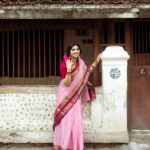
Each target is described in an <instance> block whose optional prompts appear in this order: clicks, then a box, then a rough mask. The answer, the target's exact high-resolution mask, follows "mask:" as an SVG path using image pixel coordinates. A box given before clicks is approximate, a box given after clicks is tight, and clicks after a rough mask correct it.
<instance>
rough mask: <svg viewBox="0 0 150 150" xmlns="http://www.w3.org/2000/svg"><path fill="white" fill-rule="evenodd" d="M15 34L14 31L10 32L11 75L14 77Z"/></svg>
mask: <svg viewBox="0 0 150 150" xmlns="http://www.w3.org/2000/svg"><path fill="white" fill-rule="evenodd" d="M14 40H15V35H14V31H13V32H12V70H13V73H12V76H13V77H15V52H14V47H15V41H14Z"/></svg>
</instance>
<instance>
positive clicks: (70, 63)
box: [66, 59, 72, 72]
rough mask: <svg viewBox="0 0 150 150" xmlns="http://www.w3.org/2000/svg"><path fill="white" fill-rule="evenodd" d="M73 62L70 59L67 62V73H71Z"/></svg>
mask: <svg viewBox="0 0 150 150" xmlns="http://www.w3.org/2000/svg"><path fill="white" fill-rule="evenodd" d="M71 66H72V61H71V60H70V59H68V60H67V61H66V67H67V72H71Z"/></svg>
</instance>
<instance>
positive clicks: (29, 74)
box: [28, 31, 31, 78]
mask: <svg viewBox="0 0 150 150" xmlns="http://www.w3.org/2000/svg"><path fill="white" fill-rule="evenodd" d="M30 57H31V56H30V31H28V77H29V78H30V76H31V73H30Z"/></svg>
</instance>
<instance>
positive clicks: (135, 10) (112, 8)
mask: <svg viewBox="0 0 150 150" xmlns="http://www.w3.org/2000/svg"><path fill="white" fill-rule="evenodd" d="M149 9H150V4H148V3H146V4H116V5H115V4H107V5H106V4H101V5H92V4H91V5H85V4H82V5H77V4H72V5H69V4H64V5H60V4H52V5H34V6H31V5H27V6H0V19H85V18H88V19H89V18H91V19H96V18H149V17H150V11H149Z"/></svg>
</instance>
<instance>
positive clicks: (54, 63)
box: [54, 29, 56, 76]
mask: <svg viewBox="0 0 150 150" xmlns="http://www.w3.org/2000/svg"><path fill="white" fill-rule="evenodd" d="M54 67H55V68H54V76H56V29H55V30H54Z"/></svg>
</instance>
